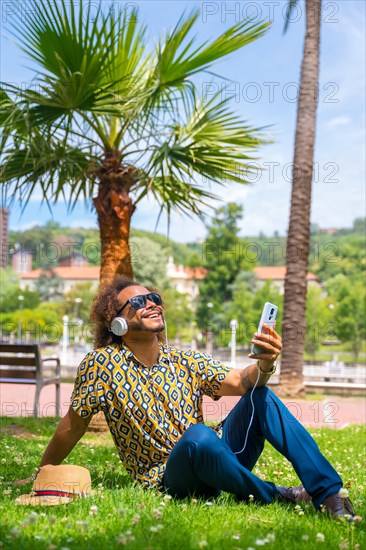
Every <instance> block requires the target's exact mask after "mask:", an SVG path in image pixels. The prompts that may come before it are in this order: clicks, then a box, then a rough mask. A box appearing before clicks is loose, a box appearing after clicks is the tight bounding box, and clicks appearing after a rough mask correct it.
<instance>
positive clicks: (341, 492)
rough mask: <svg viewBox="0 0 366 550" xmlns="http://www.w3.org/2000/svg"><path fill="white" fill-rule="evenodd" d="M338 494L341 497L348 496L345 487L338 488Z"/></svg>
mask: <svg viewBox="0 0 366 550" xmlns="http://www.w3.org/2000/svg"><path fill="white" fill-rule="evenodd" d="M338 494H339V496H340V497H341V498H348V497H349V492H348V489H346V488H345V487H342V489H339V493H338Z"/></svg>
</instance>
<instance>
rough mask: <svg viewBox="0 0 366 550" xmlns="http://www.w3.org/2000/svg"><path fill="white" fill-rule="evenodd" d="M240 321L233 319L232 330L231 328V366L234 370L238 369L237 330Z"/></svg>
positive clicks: (231, 322)
mask: <svg viewBox="0 0 366 550" xmlns="http://www.w3.org/2000/svg"><path fill="white" fill-rule="evenodd" d="M238 325H239V323H238V321H237V320H236V319H232V320H231V321H230V328H231V363H230V366H231V368H232V369H235V368H236V329H237V328H238Z"/></svg>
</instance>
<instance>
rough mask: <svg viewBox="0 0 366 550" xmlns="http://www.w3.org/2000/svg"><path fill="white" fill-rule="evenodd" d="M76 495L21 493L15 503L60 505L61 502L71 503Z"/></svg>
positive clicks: (20, 504)
mask: <svg viewBox="0 0 366 550" xmlns="http://www.w3.org/2000/svg"><path fill="white" fill-rule="evenodd" d="M75 498H76V497H58V496H36V495H32V494H28V495H20V496H19V497H18V498H17V499H16V501H15V504H16V505H18V506H58V505H59V504H69V503H70V502H72V501H73V500H75Z"/></svg>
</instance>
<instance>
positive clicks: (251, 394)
mask: <svg viewBox="0 0 366 550" xmlns="http://www.w3.org/2000/svg"><path fill="white" fill-rule="evenodd" d="M260 374H261V373H260V371H259V369H258V375H257V380H256V381H255V384H254V386H253V388H252V391H251V392H250V402H251V404H252V414H251V417H250V421H249V425H248V429H247V433H246V435H245V441H244V446H243V448H242V449H241V450H240V451H237V452H234V455H240V453H242V452H243V451H244V449H245V447H246V446H247V441H248V435H249V430H250V427H251V425H252V422H253V418H254V411H255V406H254V402H253V392H254V390H255V388H256V387H257V384H258V381H259V377H260Z"/></svg>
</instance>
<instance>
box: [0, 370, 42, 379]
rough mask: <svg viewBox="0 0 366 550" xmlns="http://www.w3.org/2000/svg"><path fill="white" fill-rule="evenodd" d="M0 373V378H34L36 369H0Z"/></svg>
mask: <svg viewBox="0 0 366 550" xmlns="http://www.w3.org/2000/svg"><path fill="white" fill-rule="evenodd" d="M0 375H1V377H2V378H16V379H18V380H19V379H22V378H27V379H32V380H35V378H36V370H35V369H30V368H29V367H28V368H22V369H19V370H17V369H0Z"/></svg>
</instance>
